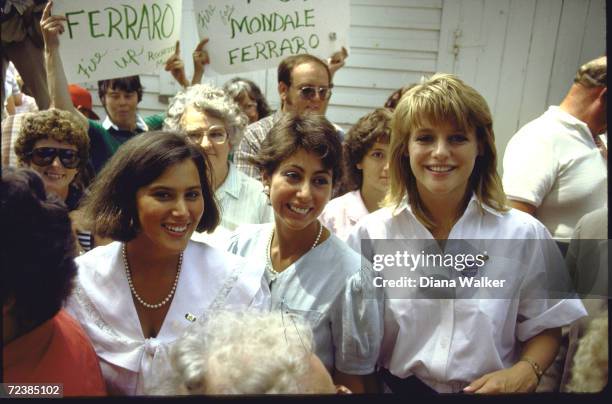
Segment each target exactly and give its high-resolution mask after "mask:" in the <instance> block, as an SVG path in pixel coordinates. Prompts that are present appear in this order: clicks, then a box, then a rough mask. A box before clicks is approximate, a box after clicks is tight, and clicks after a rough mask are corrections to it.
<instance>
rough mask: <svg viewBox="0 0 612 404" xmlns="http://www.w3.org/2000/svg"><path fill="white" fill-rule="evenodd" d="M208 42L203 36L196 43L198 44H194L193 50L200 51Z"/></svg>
mask: <svg viewBox="0 0 612 404" xmlns="http://www.w3.org/2000/svg"><path fill="white" fill-rule="evenodd" d="M207 43H208V38H204V39H202V40H201V41H200V43H199V44H198V46H196V48H195V50H196V51H198V52H201V51H202V49H203V48H204V46H206V44H207Z"/></svg>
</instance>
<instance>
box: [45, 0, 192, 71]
mask: <svg viewBox="0 0 612 404" xmlns="http://www.w3.org/2000/svg"><path fill="white" fill-rule="evenodd" d="M181 11H182V0H130V1H129V2H128V1H125V0H96V1H78V0H54V1H53V8H52V13H53V14H54V15H65V16H66V18H67V21H66V22H65V24H64V26H65V28H66V29H65V31H64V33H63V34H62V35H61V36H60V48H59V50H60V55H61V57H62V61H63V65H64V71H65V72H66V77H67V79H68V82H69V83H84V82H90V81H96V80H104V79H111V78H116V77H125V76H132V75H136V74H142V73H152V72H159V71H160V70H162V69H163V66H164V63H165V61H166V59H168V57H170V55H171V54H172V53H173V52H174V48H175V46H176V41H177V40H178V39H179V38H180V32H181Z"/></svg>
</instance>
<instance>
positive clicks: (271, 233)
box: [228, 114, 382, 392]
mask: <svg viewBox="0 0 612 404" xmlns="http://www.w3.org/2000/svg"><path fill="white" fill-rule="evenodd" d="M252 162H253V164H255V165H256V166H257V168H258V169H259V170H260V171H261V172H262V177H263V183H264V186H265V188H266V193H267V194H268V195H269V198H270V202H271V204H272V208H273V209H274V223H272V224H262V225H245V226H243V227H241V228H239V229H238V230H237V232H236V233H235V234H234V235H233V236H232V238H231V241H230V246H229V248H228V251H230V252H232V253H234V254H238V255H241V256H244V257H248V258H249V259H251V260H252V261H254V262H266V263H267V265H266V268H267V269H266V272H265V279H266V282H267V283H268V284H269V285H270V291H271V293H272V309H274V310H282V311H283V312H291V313H294V314H297V315H299V316H301V317H304V318H305V319H306V320H308V321H309V323H310V325H311V327H312V329H313V332H314V339H315V352H316V354H317V355H318V356H319V358H321V361H322V362H323V363H324V364H325V366H326V367H327V369H328V371H329V372H330V373H332V375H333V378H334V381H335V383H336V384H342V385H345V386H347V387H348V388H349V389H350V390H351V391H353V392H364V389H365V387H364V384H365V382H366V378H365V377H364V376H365V375H368V374H370V373H372V372H373V371H374V365H375V362H376V359H377V357H378V348H379V343H380V332H381V322H382V319H381V310H382V309H381V301H380V300H377V296H376V295H375V293H374V290H373V288H372V286H371V285H372V283H371V282H370V281H368V277H369V276H370V273H369V270H368V268H367V267H364V268H363V269H362V265H361V260H360V257H359V255H358V254H356V253H354V251H352V250H351V249H350V248H348V247H347V246H346V244H345V243H344V242H342V241H341V240H340V239H338V238H337V237H336V236H334V235H332V234H331V233H330V231H329V230H328V229H326V228H325V226H323V225H322V224H321V223H320V222H319V220H318V219H317V218H318V217H319V215H320V214H321V211H322V210H323V208H324V207H325V205H326V204H327V202H328V201H329V199H330V197H331V195H332V189H333V187H334V184H336V183H337V181H338V179H339V178H340V176H341V172H342V169H341V144H340V139H339V136H338V134H337V132H336V129H335V128H334V126H333V125H332V124H331V123H330V122H329V121H328V120H327V119H325V117H323V116H321V115H310V114H307V115H304V116H297V115H293V114H285V115H284V116H283V117H281V118H280V120H279V121H278V122H277V123H276V124H275V125H274V126H273V127H272V129H271V131H270V133H269V134H268V136H267V137H266V139H265V141H264V143H263V144H262V148H261V150H260V151H259V154H258V155H257V156H256V157H255V158H254V159H253V161H252ZM378 297H380V296H378Z"/></svg>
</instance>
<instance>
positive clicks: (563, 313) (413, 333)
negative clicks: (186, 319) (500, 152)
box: [348, 74, 585, 394]
mask: <svg viewBox="0 0 612 404" xmlns="http://www.w3.org/2000/svg"><path fill="white" fill-rule="evenodd" d="M391 126H392V134H391V144H390V158H389V171H390V191H389V193H388V195H387V198H386V200H385V202H386V207H385V208H383V209H380V210H378V211H376V212H374V213H372V214H371V215H368V216H367V217H365V218H364V219H363V220H362V221H361V222H360V223H358V224H357V226H356V228H355V230H354V231H353V233H351V235H350V236H349V240H348V243H349V245H351V246H352V247H353V248H355V249H357V250H359V249H360V248H363V250H364V254H366V255H367V256H368V258H370V259H376V258H377V257H375V256H374V254H376V253H377V252H379V251H377V249H380V248H381V246H384V243H385V242H374V241H372V242H366V243H365V244H367V245H369V246H370V247H371V249H369V250H368V248H370V247H367V248H366V247H364V246H362V245H361V241H362V240H376V239H417V241H419V240H420V241H424V244H427V242H429V241H430V242H429V246H432V245H433V246H434V247H433V249H434V250H435V251H438V252H439V251H442V252H444V251H446V252H448V251H449V250H448V249H446V250H445V247H444V246H445V245H446V246H447V247H448V246H457V245H462V244H461V243H464V244H463V245H468V244H469V243H468V241H470V240H469V239H495V242H494V243H490V244H489V245H490V246H491V245H492V246H494V247H495V248H496V250H500V249H501V250H503V248H501V247H500V246H503V245H504V242H510V241H512V240H510V241H508V240H505V241H504V240H503V239H513V240H515V242H514V245H515V246H518V247H517V249H516V250H510V251H502V252H503V254H502V255H498V254H497V252H496V253H495V254H493V253H491V252H489V253H490V256H488V255H486V254H482V256H481V258H482V262H484V267H482V268H484V269H483V270H484V271H485V274H486V273H487V271H489V272H491V273H496V274H498V275H500V276H502V277H503V278H504V279H505V280H506V281H507V283H508V285H507V286H506V288H505V289H504V288H501V289H499V290H495V291H493V292H491V290H485V289H478V288H477V289H474V290H472V291H471V293H473V295H472V296H473V297H472V298H467V297H469V295H468V294H466V292H465V291H461V290H459V289H449V288H446V289H444V288H439V289H436V286H435V285H434V286H433V288H432V289H430V292H431V291H433V292H436V293H442V298H440V296H439V295H435V293H432V294H430V295H427V294H426V292H427V290H426V289H425V287H430V286H431V285H429V286H424V287H423V288H421V289H418V290H419V292H420V293H425V296H423V295H420V297H426V298H403V299H401V298H397V297H398V295H397V294H394V293H398V291H397V290H391V288H389V287H387V288H386V290H385V292H386V294H387V296H388V297H389V300H387V301H386V305H385V325H384V329H385V330H384V337H383V343H382V346H381V357H380V359H379V364H380V365H381V367H382V370H381V374H382V376H383V378H384V380H385V382H386V384H387V385H388V386H389V387H390V388H391V390H393V391H394V392H400V393H418V392H430V393H433V392H434V391H437V392H443V393H452V392H455V393H456V392H465V393H481V394H487V393H488V394H492V393H510V392H531V391H534V390H535V388H536V386H537V384H538V381H539V378H540V377H541V375H542V372H543V371H544V370H545V369H546V368H547V367H548V366H549V365H550V363H551V362H552V360H553V359H554V357H555V355H556V352H557V349H558V346H559V337H560V331H559V327H561V326H563V325H565V324H568V323H570V322H572V321H574V320H576V319H577V318H579V317H581V316H583V315H584V314H585V312H584V308H583V307H582V305H581V303H580V302H579V301H576V300H570V299H560V300H559V299H557V300H552V299H548V298H546V296H545V295H544V294H543V293H542V292H541V291H540V293H536V292H535V291H534V288H533V287H534V286H537V285H534V284H532V283H530V282H533V283H535V282H537V281H540V280H541V279H542V278H540V277H538V276H540V275H541V272H539V271H541V270H542V269H543V268H545V269H547V270H548V269H549V267H550V266H551V263H552V262H553V261H555V259H560V255H559V252H558V251H554V250H552V249H540V248H534V246H548V247H550V246H551V245H552V246H553V247H554V244H553V243H552V242H551V239H550V234H549V233H548V232H547V231H546V229H545V228H544V226H543V225H542V224H541V223H539V222H538V221H537V220H535V219H534V218H533V217H531V216H530V215H527V214H524V213H523V212H520V211H517V210H514V209H509V208H508V207H507V206H506V200H505V196H504V193H503V190H502V187H501V185H500V184H501V182H500V179H499V177H498V175H497V172H496V165H497V159H496V151H495V144H494V135H493V129H492V127H493V125H492V119H491V113H490V112H489V108H488V106H487V104H486V102H485V100H484V98H483V97H482V96H481V95H480V94H478V92H476V91H475V90H474V89H473V88H472V87H470V86H468V85H466V84H465V83H464V82H463V81H461V80H460V79H458V78H457V77H456V76H453V75H448V74H436V75H434V76H432V77H431V78H430V79H428V80H425V81H424V82H423V83H422V84H420V85H417V86H415V87H414V88H412V89H410V90H409V91H408V92H407V93H406V94H405V95H404V96H403V97H402V99H401V101H400V103H399V105H398V106H397V109H396V110H395V112H394V116H393V120H392V124H391ZM523 239H535V240H530V241H527V242H525V241H521V240H523ZM457 241H459V242H457ZM539 242H541V244H539ZM387 243H390V242H387ZM417 244H418V243H417ZM403 245H407V244H403ZM436 249H437V250H436ZM419 253H421V254H423V256H424V255H425V254H427V253H428V252H427V251H422V252H419ZM453 257H455V256H453ZM531 264H533V265H531ZM472 266H473V265H472ZM458 268H459V267H458ZM474 268H476V270H477V271H478V270H479V269H478V268H479V267H477V266H476V267H474ZM427 269H429V268H424V266H420V267H419V270H423V271H426V270H427ZM450 269H451V270H453V268H450ZM387 270H388V269H385V270H383V271H382V272H383V274H384V272H385V271H387ZM470 272H472V273H471V274H470ZM432 274H433V273H429V275H432ZM426 275H427V274H426ZM446 275H447V276H448V274H446ZM454 276H457V277H473V278H475V279H479V280H482V278H481V274H480V273H478V272H473V268H470V270H468V271H467V272H466V273H463V272H462V273H461V274H455V275H454ZM432 278H433V276H432ZM451 286H452V285H451ZM541 286H542V289H546V285H541ZM409 289H410V286H406V289H405V290H404V292H406V293H407V292H408V291H409ZM415 290H416V289H415ZM449 290H451V291H452V292H453V293H456V295H455V296H457V297H459V298H448V295H447V294H444V293H448V292H449ZM411 293H412V292H411ZM483 293H484V294H483ZM486 293H490V294H489V295H487V296H488V297H490V299H484V298H481V297H482V296H485V295H486ZM399 296H403V297H405V296H409V294H407V295H401V294H400V295H399ZM461 297H466V298H461Z"/></svg>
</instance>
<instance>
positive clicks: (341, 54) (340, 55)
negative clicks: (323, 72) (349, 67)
mask: <svg viewBox="0 0 612 404" xmlns="http://www.w3.org/2000/svg"><path fill="white" fill-rule="evenodd" d="M347 57H348V52H347V50H346V48H345V47H344V46H343V47H342V49H341V50H339V51H337V52H334V54H333V55H331V57H330V58H329V59H327V65H328V66H329V71H330V73H331V75H332V77H333V76H334V74H335V73H336V72H337V71H338V70H339V69H340V68H341V67H342V66H344V64H345V63H346V62H345V61H346V58H347Z"/></svg>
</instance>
